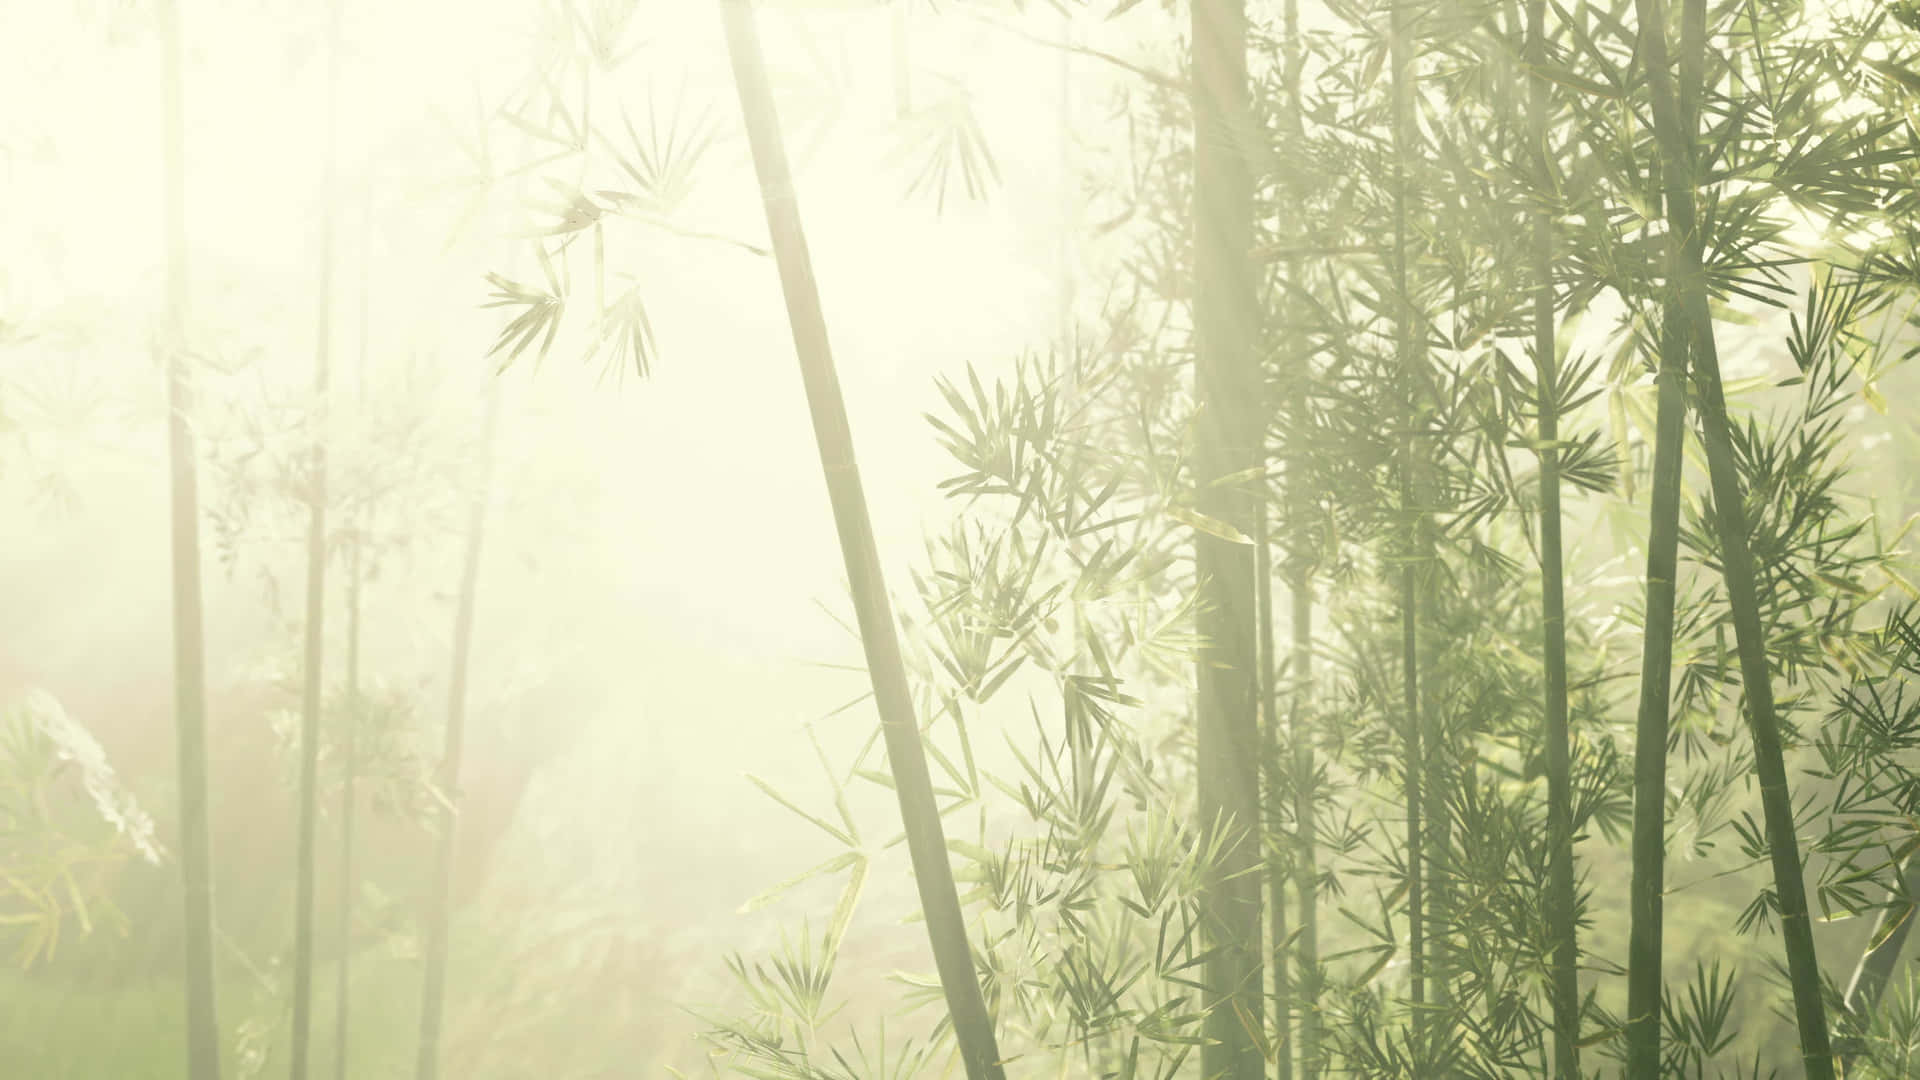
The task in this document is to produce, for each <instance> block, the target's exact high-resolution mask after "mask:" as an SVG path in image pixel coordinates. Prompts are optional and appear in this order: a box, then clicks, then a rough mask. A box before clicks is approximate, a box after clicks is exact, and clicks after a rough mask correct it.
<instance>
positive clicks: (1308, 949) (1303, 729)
mask: <svg viewBox="0 0 1920 1080" xmlns="http://www.w3.org/2000/svg"><path fill="white" fill-rule="evenodd" d="M1281 19H1282V29H1283V32H1284V34H1285V45H1284V48H1285V57H1284V59H1285V64H1286V68H1285V70H1284V71H1283V72H1282V77H1283V80H1284V82H1285V85H1286V90H1285V95H1286V97H1285V100H1284V101H1283V102H1282V104H1281V109H1282V121H1283V122H1284V123H1285V124H1286V126H1287V129H1288V132H1289V133H1290V134H1291V135H1292V136H1293V137H1294V138H1295V139H1296V140H1300V141H1302V142H1304V141H1305V138H1306V130H1305V125H1304V123H1303V122H1302V118H1301V104H1300V79H1301V67H1302V56H1303V53H1304V50H1303V49H1302V48H1301V43H1302V40H1303V39H1302V37H1301V32H1300V4H1299V0H1286V3H1285V5H1284V7H1283V10H1282V16H1281ZM1295 224H1297V223H1295ZM1285 272H1286V274H1287V277H1288V279H1289V282H1290V284H1292V285H1298V284H1300V283H1301V279H1302V277H1303V271H1302V269H1301V266H1300V260H1299V259H1298V258H1290V259H1288V260H1287V265H1286V271H1285ZM1287 295H1288V297H1289V298H1291V296H1292V291H1291V289H1289V290H1288V294H1287ZM1294 359H1295V363H1296V364H1298V366H1299V370H1298V371H1295V372H1293V384H1292V387H1291V391H1290V394H1289V398H1288V401H1287V419H1288V422H1289V423H1290V424H1291V425H1292V427H1293V429H1294V430H1293V447H1292V451H1293V452H1292V454H1291V455H1290V457H1289V460H1288V463H1287V479H1286V484H1287V490H1286V499H1287V516H1288V518H1289V519H1290V520H1289V525H1290V526H1291V528H1292V530H1293V544H1292V547H1293V550H1292V551H1290V552H1289V553H1288V557H1287V558H1288V562H1287V590H1288V592H1289V594H1290V595H1291V600H1292V611H1291V615H1292V618H1291V626H1290V631H1291V633H1290V637H1291V646H1292V655H1291V657H1290V658H1289V660H1288V664H1287V671H1288V675H1289V680H1290V684H1291V686H1292V694H1291V697H1290V699H1289V705H1288V709H1289V712H1290V715H1289V717H1288V724H1287V737H1288V740H1289V742H1290V743H1291V747H1290V748H1291V750H1292V757H1293V760H1292V763H1291V766H1292V773H1293V827H1294V832H1295V838H1294V841H1295V842H1294V857H1293V889H1294V894H1295V897H1294V899H1295V902H1296V903H1297V904H1298V907H1299V923H1300V926H1299V930H1298V937H1297V938H1296V940H1295V943H1294V949H1295V951H1297V953H1298V965H1297V967H1298V970H1299V976H1298V979H1297V982H1295V983H1293V984H1290V985H1289V990H1291V991H1292V992H1293V994H1294V996H1295V997H1296V998H1297V1000H1298V1005H1297V1008H1298V1010H1299V1014H1300V1015H1299V1031H1300V1076H1301V1080H1317V1078H1318V1076H1319V1075H1320V1068H1321V1061H1320V1036H1321V1023H1320V1005H1319V1001H1320V992H1319V991H1320V918H1319V889H1320V868H1319V855H1318V839H1317V837H1316V834H1315V811H1314V776H1315V773H1316V766H1315V764H1314V759H1313V692H1314V691H1313V566H1314V559H1313V554H1312V553H1313V550H1314V546H1315V539H1314V526H1313V520H1312V518H1313V500H1314V491H1313V480H1312V461H1311V457H1312V451H1311V448H1310V445H1309V442H1308V435H1307V433H1308V432H1309V431H1311V430H1312V426H1311V425H1312V416H1311V415H1310V413H1309V408H1308V400H1307V390H1308V385H1309V383H1310V381H1311V379H1312V376H1313V372H1312V369H1311V359H1310V356H1309V355H1308V354H1307V353H1306V352H1304V351H1302V352H1300V353H1299V354H1298V355H1297V356H1296V357H1295V358H1294ZM1274 889H1275V891H1274V903H1275V904H1276V905H1277V904H1279V902H1280V900H1279V898H1280V895H1281V893H1280V891H1279V884H1278V883H1276V884H1275V886H1274ZM1282 1015H1283V1016H1284V1015H1286V1013H1285V1012H1283V1013H1282ZM1284 1034H1285V1033H1284V1032H1282V1035H1283V1036H1284ZM1283 1060H1284V1058H1283ZM1281 1080H1286V1077H1285V1075H1284V1073H1283V1075H1282V1077H1281Z"/></svg>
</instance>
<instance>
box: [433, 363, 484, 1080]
mask: <svg viewBox="0 0 1920 1080" xmlns="http://www.w3.org/2000/svg"><path fill="white" fill-rule="evenodd" d="M499 413H500V388H499V383H498V382H492V383H489V384H488V386H487V413H486V420H485V421H484V425H485V426H484V428H483V430H482V434H481V452H480V453H481V458H480V477H479V483H478V484H477V485H476V486H475V488H474V491H473V500H472V502H471V503H470V504H469V506H468V508H467V550H466V557H465V559H464V561H463V562H462V564H461V567H460V599H459V601H458V607H457V608H456V610H455V612H454V617H453V664H452V669H451V671H450V672H449V674H448V683H447V730H446V741H445V744H444V746H443V747H442V750H441V756H440V771H439V776H438V777H437V783H438V785H439V789H440V800H441V801H440V808H439V822H438V825H439V829H438V835H437V841H438V842H437V844H436V846H435V850H434V860H433V884H432V887H431V891H430V892H429V894H428V900H427V911H426V924H427V942H426V957H425V964H426V979H425V984H424V986H423V987H422V990H421V995H420V1046H419V1056H418V1058H417V1060H416V1061H415V1068H414V1075H415V1077H416V1078H417V1080H437V1078H438V1077H439V1075H440V1030H441V1026H442V1020H443V1017H444V1014H445V1011H446V986H447V944H448V937H449V923H450V922H451V919H452V913H451V912H450V911H449V910H448V909H449V907H450V904H451V894H452V891H453V856H454V847H455V845H454V841H455V839H456V837H457V833H458V827H459V820H460V819H459V812H458V807H459V802H460V759H461V755H462V753H463V752H464V750H465V747H466V732H467V669H468V666H469V664H468V659H469V656H470V654H471V651H472V646H473V610H474V603H475V594H476V593H477V592H478V590H479V583H480V552H481V545H482V541H483V540H484V539H485V536H486V523H487V501H488V497H489V495H490V494H491V491H492V486H493V443H494V438H495V435H494V431H495V428H496V427H498V425H499V422H500V421H499Z"/></svg>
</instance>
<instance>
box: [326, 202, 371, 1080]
mask: <svg viewBox="0 0 1920 1080" xmlns="http://www.w3.org/2000/svg"><path fill="white" fill-rule="evenodd" d="M372 244H373V189H372V188H371V187H370V186H369V187H368V188H366V189H365V190H364V192H363V193H362V202H361V213H360V349H359V356H358V360H357V363H356V372H355V378H354V391H355V394H356V395H357V397H358V399H359V400H358V403H359V407H360V411H361V412H362V413H365V412H366V406H367V311H368V302H367V301H368V295H369V293H370V292H371V289H370V288H369V286H368V281H367V275H368V264H369V263H370V262H371V259H370V257H369V249H370V248H371V247H372ZM370 509H371V508H370V507H367V506H365V505H362V506H361V508H360V511H359V514H358V515H357V518H358V528H357V529H356V530H355V531H354V535H353V546H352V548H350V549H349V551H348V554H347V559H348V562H347V715H346V721H345V723H344V724H343V725H342V727H343V728H344V729H345V730H344V731H342V733H341V739H340V743H341V759H342V768H343V770H344V774H345V775H343V776H342V777H341V779H340V880H339V883H338V884H339V893H338V905H339V912H338V915H339V921H338V922H337V923H336V924H335V926H334V938H335V940H337V941H338V942H339V943H340V970H339V972H338V983H337V986H336V989H335V991H334V1002H333V1008H334V1013H333V1076H334V1080H347V1034H348V1032H347V1028H348V1020H349V1018H350V1016H351V1011H350V1008H349V1004H350V995H351V991H352V985H353V984H352V978H351V976H352V964H353V886H354V877H353V858H354V853H353V840H354V836H353V826H354V818H355V816H356V815H355V809H356V804H355V801H354V796H355V792H356V787H357V784H358V781H359V775H358V774H359V769H360V746H359V734H360V722H361V719H362V709H361V706H362V703H361V700H360V587H361V581H362V579H361V572H362V570H363V565H362V559H363V551H364V547H365V545H366V531H367V528H368V525H369V522H368V517H369V516H370Z"/></svg>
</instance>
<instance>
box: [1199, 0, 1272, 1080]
mask: <svg viewBox="0 0 1920 1080" xmlns="http://www.w3.org/2000/svg"><path fill="white" fill-rule="evenodd" d="M1191 26H1192V37H1191V39H1190V40H1191V48H1192V50H1193V51H1192V56H1191V61H1190V66H1191V70H1192V77H1191V85H1192V94H1193V118H1194V119H1193V138H1194V150H1193V221H1194V256H1193V264H1194V278H1193V281H1194V292H1193V326H1194V391H1195V394H1194V396H1195V404H1196V405H1197V407H1198V409H1199V416H1198V420H1197V423H1196V426H1195V432H1194V442H1195V447H1194V480H1195V483H1196V484H1197V485H1198V486H1199V488H1200V496H1199V500H1198V501H1199V506H1200V510H1201V512H1202V513H1205V514H1207V515H1209V516H1212V517H1214V518H1217V519H1218V520H1221V521H1224V522H1226V523H1228V524H1230V525H1232V526H1233V527H1234V528H1236V529H1238V530H1240V531H1241V532H1242V533H1243V534H1244V533H1250V532H1252V531H1253V528H1254V522H1253V516H1254V507H1255V506H1256V505H1257V503H1258V499H1257V496H1256V492H1255V491H1254V490H1253V485H1251V484H1247V483H1231V484H1228V483H1222V482H1221V481H1222V480H1223V479H1224V478H1226V477H1229V476H1234V475H1239V474H1244V473H1245V472H1246V471H1247V470H1249V469H1252V468H1254V467H1256V466H1258V465H1259V464H1260V461H1261V449H1262V443H1263V441H1264V440H1263V438H1262V436H1263V435H1264V433H1265V431H1266V424H1265V418H1264V417H1263V416H1262V415H1261V409H1260V406H1261V393H1260V374H1259V371H1260V369H1259V364H1258V359H1257V355H1256V351H1255V344H1256V341H1257V340H1258V335H1257V332H1256V326H1257V310H1258V309H1257V305H1256V302H1255V291H1254V283H1253V274H1252V266H1251V263H1250V260H1249V258H1248V253H1249V251H1250V250H1251V248H1252V246H1253V245H1252V235H1253V175H1252V170H1251V168H1250V167H1249V164H1248V161H1247V155H1246V140H1247V138H1249V137H1250V128H1251V124H1250V120H1251V116H1252V108H1251V102H1250V98H1249V89H1248V83H1247V15H1246V6H1245V0H1196V2H1195V3H1194V4H1193V9H1192V24H1191ZM1194 564H1195V569H1196V572H1197V575H1198V580H1199V589H1200V612H1199V615H1198V617H1197V618H1196V620H1195V622H1196V629H1197V630H1198V631H1199V634H1200V637H1201V639H1202V640H1203V641H1204V644H1203V645H1202V647H1201V650H1200V654H1199V656H1198V659H1197V664H1196V675H1197V683H1198V687H1197V688H1198V695H1197V700H1196V718H1195V719H1196V727H1197V734H1198V741H1199V760H1198V776H1197V785H1198V794H1199V799H1198V803H1199V811H1200V820H1201V823H1202V826H1203V827H1205V828H1213V827H1215V826H1217V825H1225V826H1226V827H1227V828H1228V829H1230V830H1231V833H1230V835H1229V836H1228V838H1227V840H1226V842H1225V844H1224V846H1223V848H1222V850H1221V855H1220V861H1219V864H1218V865H1216V866H1213V867H1210V868H1209V869H1210V874H1209V878H1208V881H1207V883H1206V890H1205V893H1204V896H1203V899H1202V927H1203V931H1204V932H1205V933H1206V935H1207V948H1208V950H1209V956H1208V959H1207V963H1206V965H1205V967H1206V970H1205V974H1204V976H1203V981H1204V984H1205V987H1206V991H1205V997H1204V1002H1205V1004H1206V1007H1207V1020H1206V1024H1205V1034H1206V1037H1207V1040H1208V1042H1207V1044H1206V1045H1204V1046H1203V1047H1202V1048H1201V1073H1202V1074H1203V1075H1205V1076H1207V1077H1210V1078H1222V1080H1258V1078H1260V1077H1262V1075H1263V1073H1264V1071H1265V1063H1264V1061H1263V1060H1262V1058H1261V1055H1260V1041H1261V1040H1260V1039H1259V1037H1258V1034H1259V1029H1260V1028H1261V1027H1262V1026H1263V1025H1264V1023H1265V1017H1266V1002H1265V1001H1264V1000H1263V999H1264V993H1263V986H1264V982H1263V972H1262V968H1263V964H1262V962H1261V957H1260V951H1261V950H1260V937H1261V929H1262V927H1261V917H1260V915H1261V904H1260V892H1261V889H1260V884H1261V882H1260V843H1259V833H1260V823H1261V815H1260V769H1259V763H1260V727H1259V725H1260V722H1259V715H1258V714H1259V700H1258V694H1259V690H1258V686H1259V677H1258V672H1257V670H1256V667H1257V665H1256V659H1255V656H1254V640H1255V637H1256V626H1255V621H1256V620H1255V612H1254V607H1255V601H1256V596H1255V592H1256V583H1255V574H1254V551H1253V546H1252V545H1248V544H1244V543H1232V542H1229V541H1226V540H1222V539H1220V538H1219V537H1215V536H1209V535H1206V534H1204V533H1200V534H1196V536H1195V539H1194Z"/></svg>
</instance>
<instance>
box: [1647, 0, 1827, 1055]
mask: <svg viewBox="0 0 1920 1080" xmlns="http://www.w3.org/2000/svg"><path fill="white" fill-rule="evenodd" d="M1635 6H1636V8H1637V9H1638V14H1639V17H1640V22H1641V28H1642V35H1643V45H1642V53H1643V55H1644V56H1645V57H1646V63H1647V71H1648V79H1647V82H1648V89H1649V90H1650V92H1651V95H1652V98H1653V115H1654V129H1655V137H1656V140H1657V142H1658V144H1659V146H1660V152H1661V156H1662V158H1663V159H1664V161H1665V163H1666V165H1667V168H1666V173H1667V177H1668V179H1667V186H1668V192H1667V199H1668V206H1667V217H1668V222H1669V237H1670V239H1669V241H1668V243H1669V246H1670V248H1671V249H1672V250H1674V251H1677V252H1678V265H1677V266H1676V267H1675V268H1674V269H1675V271H1676V273H1675V275H1674V283H1675V287H1676V292H1677V296H1676V298H1675V301H1674V302H1675V303H1676V304H1677V305H1678V306H1679V307H1680V309H1681V311H1680V321H1681V323H1682V325H1683V326H1684V328H1685V330H1686V331H1687V332H1688V333H1689V335H1690V338H1691V345H1692V351H1693V359H1694V383H1695V387H1696V389H1697V392H1698V395H1699V402H1700V404H1699V408H1700V426H1701V435H1702V440H1701V441H1702V442H1703V444H1704V445H1705V448H1706V457H1707V474H1708V479H1709V482H1710V484H1711V485H1712V490H1713V503H1714V527H1715V530H1714V531H1715V532H1716V534H1717V535H1718V537H1719V540H1720V566H1721V573H1722V577H1723V578H1724V580H1725V583H1726V587H1727V600H1728V603H1729V605H1730V606H1731V607H1732V609H1733V624H1734V640H1735V647H1736V651H1737V653H1738V655H1739V662H1740V682H1741V687H1742V690H1743V691H1744V693H1745V697H1746V706H1747V708H1746V712H1747V720H1748V727H1749V729H1750V730H1751V732H1752V735H1753V756H1754V771H1755V773H1756V774H1757V775H1758V779H1759V782H1760V785H1759V786H1760V801H1761V808H1762V812H1763V817H1764V818H1765V823H1766V833H1767V848H1768V854H1769V856H1770V859H1771V862H1772V864H1773V879H1774V892H1775V895H1776V897H1777V898H1778V900H1779V904H1780V931H1781V937H1782V938H1783V939H1784V944H1785V951H1786V954H1787V973H1788V981H1789V983H1790V984H1791V986H1792V989H1793V1002H1794V1019H1795V1023H1796V1026H1797V1027H1798V1029H1799V1033H1800V1053H1801V1060H1802V1062H1803V1064H1804V1065H1805V1067H1806V1075H1807V1077H1808V1078H1809V1080H1831V1078H1832V1077H1833V1075H1834V1072H1833V1054H1832V1048H1831V1046H1830V1044H1829V1041H1828V1034H1827V1019H1826V1003H1825V1000H1824V999H1823V997H1822V993H1821V982H1820V965H1819V958H1818V955H1817V954H1816V952H1815V948H1814V943H1813V925H1812V920H1811V918H1810V917H1809V912H1808V910H1807V895H1806V883H1805V881H1804V880H1803V878H1802V876H1801V870H1800V850H1799V839H1798V837H1797V836H1796V834H1795V830H1794V822H1793V802H1792V795H1791V793H1790V792H1789V790H1788V785H1787V773H1786V762H1785V758H1784V755H1783V752H1782V749H1781V743H1780V729H1779V719H1778V717H1777V715H1776V713H1775V709H1774V701H1773V683H1772V673H1771V671H1770V662H1769V660H1768V657H1767V643H1766V631H1765V626H1764V624H1763V622H1762V620H1761V616H1760V605H1759V596H1758V588H1757V585H1756V583H1755V580H1754V572H1753V554H1752V552H1751V550H1750V549H1749V548H1748V542H1747V528H1748V526H1747V518H1746V507H1745V501H1744V498H1745V497H1744V495H1743V494H1742V492H1741V490H1740V476H1739V468H1738V465H1737V464H1736V463H1735V461H1734V456H1733V441H1732V436H1731V433H1730V431H1729V425H1728V422H1727V406H1726V394H1725V391H1724V389H1723V388H1722V386H1721V382H1720V361H1719V356H1718V353H1717V349H1716V346H1715V341H1714V334H1713V312H1712V308H1711V306H1710V304H1709V301H1708V295H1707V285H1706V272H1705V268H1704V266H1703V265H1702V261H1703V257H1704V253H1705V236H1704V235H1703V234H1701V232H1700V229H1699V224H1698V221H1697V216H1696V209H1695V205H1694V200H1695V197H1696V196H1695V191H1694V187H1695V184H1696V183H1697V179H1696V173H1697V169H1696V162H1695V159H1694V150H1693V143H1694V140H1695V138H1696V132H1695V129H1696V128H1697V126H1698V115H1699V106H1698V95H1699V94H1700V92H1701V88H1702V75H1703V72H1704V69H1705V54H1706V4H1705V2H1704V0H1685V4H1684V5H1683V7H1682V8H1681V56H1680V73H1681V77H1682V83H1681V86H1680V89H1679V92H1678V93H1677V94H1676V92H1675V88H1674V85H1673V80H1672V78H1671V77H1670V76H1669V75H1668V73H1667V64H1668V58H1667V47H1666V21H1665V14H1664V11H1663V10H1662V5H1661V4H1660V3H1659V0H1635ZM1663 390H1664V388H1663ZM1637 816H1638V815H1637V814H1636V819H1637ZM1639 842H1640V837H1639V836H1638V831H1637V820H1636V836H1635V843H1636V846H1638V844H1639ZM1643 992H1644V991H1643ZM1657 1003H1658V999H1657V998H1655V999H1654V1004H1655V1005H1656V1006H1657ZM1643 1026H1644V1027H1652V1028H1654V1029H1655V1037H1656V1038H1657V1026H1656V1025H1654V1024H1644V1025H1643ZM1643 1038H1644V1035H1643ZM1654 1049H1655V1050H1656V1051H1657V1049H1658V1044H1657V1042H1656V1043H1655V1044H1654ZM1657 1060H1658V1059H1657V1056H1656V1057H1655V1058H1654V1059H1653V1061H1654V1063H1656V1064H1657ZM1641 1063H1642V1064H1645V1063H1646V1062H1645V1060H1644V1051H1642V1062H1641ZM1647 1075H1651V1074H1647Z"/></svg>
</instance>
